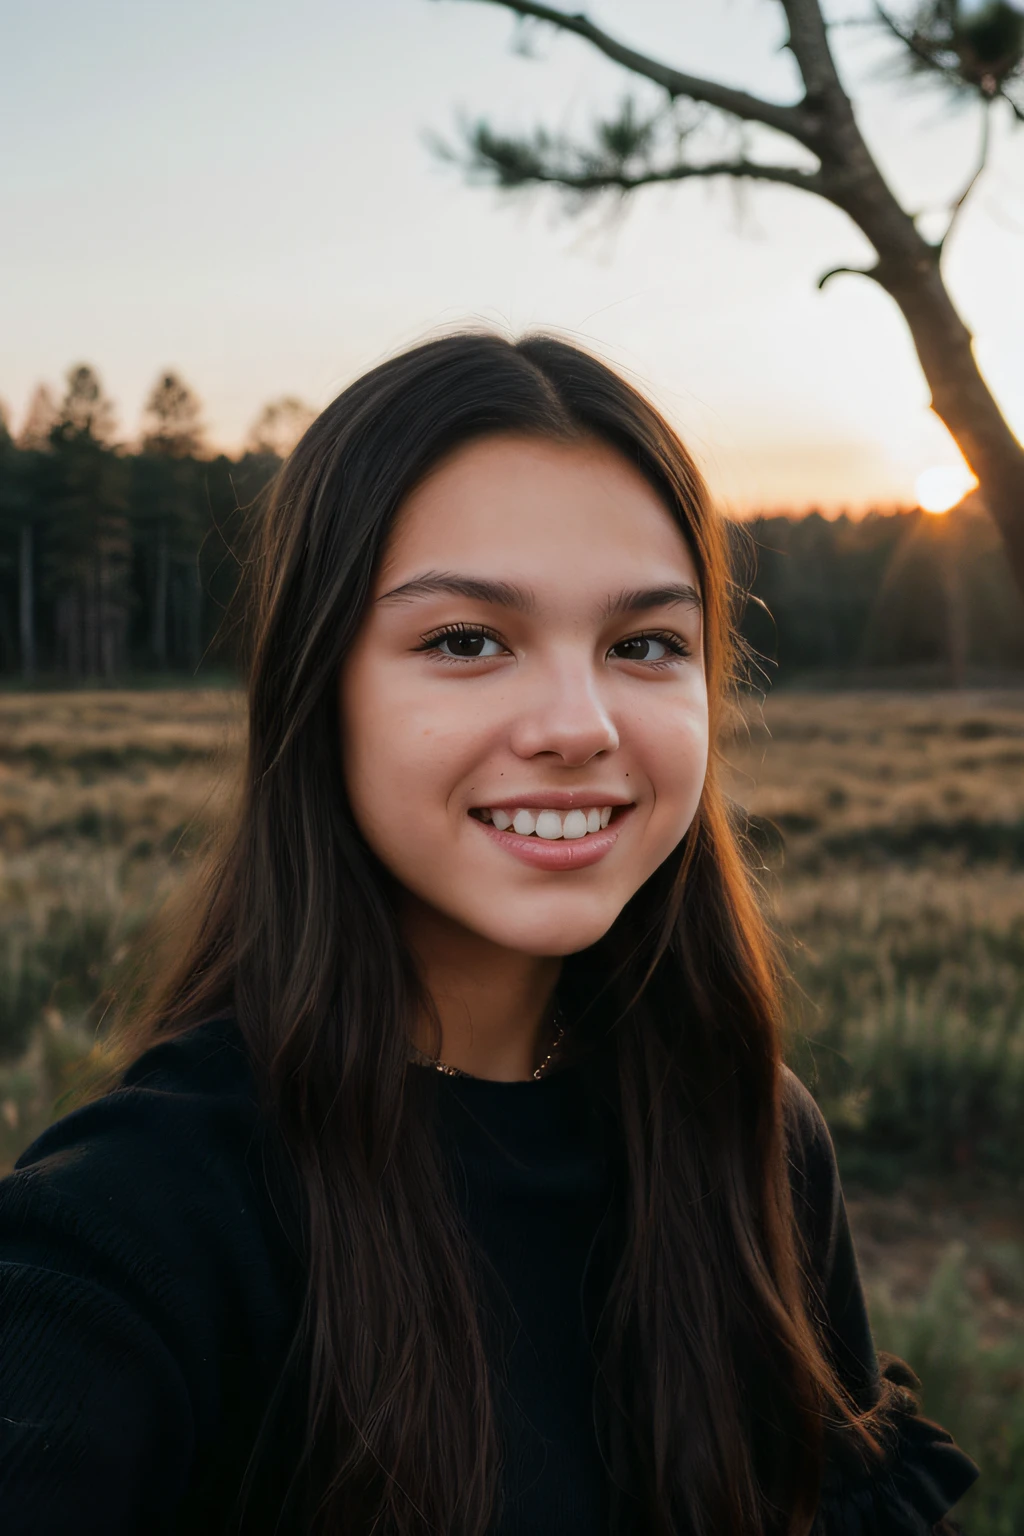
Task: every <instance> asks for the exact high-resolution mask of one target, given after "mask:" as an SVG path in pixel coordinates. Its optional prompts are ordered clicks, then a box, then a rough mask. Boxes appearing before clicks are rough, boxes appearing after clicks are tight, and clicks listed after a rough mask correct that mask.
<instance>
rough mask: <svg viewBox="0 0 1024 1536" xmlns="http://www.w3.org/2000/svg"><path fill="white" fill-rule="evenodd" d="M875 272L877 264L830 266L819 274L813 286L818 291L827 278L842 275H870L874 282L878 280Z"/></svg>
mask: <svg viewBox="0 0 1024 1536" xmlns="http://www.w3.org/2000/svg"><path fill="white" fill-rule="evenodd" d="M877 274H878V268H877V266H875V267H830V268H829V270H828V271H827V272H823V273H822V274H821V276H820V277H819V278H818V281H817V284H816V285H815V286H816V287H817V288H818V289H819V291H820V290H821V289H822V288H824V286H825V284H826V283H827V282H828V280H829V278H832V277H842V276H849V277H870V278H871V279H872V280H873V281H874V282H877V281H878V275H877Z"/></svg>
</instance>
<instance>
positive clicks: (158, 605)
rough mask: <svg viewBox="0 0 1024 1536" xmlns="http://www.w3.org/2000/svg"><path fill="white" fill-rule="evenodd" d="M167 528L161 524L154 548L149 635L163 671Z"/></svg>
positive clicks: (165, 627)
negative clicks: (151, 614)
mask: <svg viewBox="0 0 1024 1536" xmlns="http://www.w3.org/2000/svg"><path fill="white" fill-rule="evenodd" d="M168 566H169V562H168V558H167V528H166V525H165V524H164V523H162V522H161V524H160V528H159V531H158V533H157V546H156V584H155V587H154V591H153V627H152V633H151V637H150V638H151V645H152V651H153V656H154V659H155V660H156V664H157V666H158V667H159V668H160V669H161V670H164V669H165V668H166V666H167V580H168Z"/></svg>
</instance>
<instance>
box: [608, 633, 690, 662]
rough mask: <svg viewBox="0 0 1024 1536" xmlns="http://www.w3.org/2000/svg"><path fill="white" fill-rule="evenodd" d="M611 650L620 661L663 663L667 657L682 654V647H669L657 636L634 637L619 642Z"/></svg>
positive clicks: (665, 640) (665, 641)
mask: <svg viewBox="0 0 1024 1536" xmlns="http://www.w3.org/2000/svg"><path fill="white" fill-rule="evenodd" d="M612 650H613V651H617V652H618V653H619V659H620V661H664V660H665V659H666V657H668V656H673V655H675V656H681V655H682V654H683V649H682V646H680V645H670V644H669V641H668V640H667V639H664V640H662V639H659V638H658V636H657V635H634V636H633V637H632V638H631V639H629V640H620V641H619V643H618V645H614V646H612Z"/></svg>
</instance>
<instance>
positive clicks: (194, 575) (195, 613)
mask: <svg viewBox="0 0 1024 1536" xmlns="http://www.w3.org/2000/svg"><path fill="white" fill-rule="evenodd" d="M188 650H189V660H190V661H191V663H192V672H193V674H195V673H196V672H198V670H199V663H200V662H201V661H202V659H203V586H202V580H201V578H200V574H199V561H198V556H197V557H196V561H195V563H194V564H193V565H192V566H191V578H190V580H189V601H188Z"/></svg>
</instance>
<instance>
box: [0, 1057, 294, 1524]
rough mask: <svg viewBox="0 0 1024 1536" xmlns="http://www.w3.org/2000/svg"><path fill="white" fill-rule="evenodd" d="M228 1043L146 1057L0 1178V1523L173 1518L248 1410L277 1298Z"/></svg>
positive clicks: (246, 1108)
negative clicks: (208, 1459) (229, 1428)
mask: <svg viewBox="0 0 1024 1536" xmlns="http://www.w3.org/2000/svg"><path fill="white" fill-rule="evenodd" d="M227 1051H228V1046H227V1045H226V1044H225V1042H224V1041H223V1039H217V1038H213V1039H212V1040H211V1038H210V1036H209V1035H208V1034H205V1035H201V1034H198V1033H197V1035H196V1037H195V1038H194V1039H185V1040H179V1041H172V1042H168V1043H166V1044H163V1045H159V1046H157V1047H156V1048H154V1049H153V1050H151V1051H148V1052H147V1053H146V1054H145V1055H144V1056H143V1057H142V1058H141V1059H140V1061H138V1062H137V1063H136V1064H135V1066H134V1067H133V1068H132V1069H131V1070H130V1072H129V1073H128V1074H126V1076H125V1078H124V1079H123V1081H122V1083H121V1084H120V1085H119V1086H118V1087H117V1088H116V1089H115V1090H114V1091H113V1092H112V1093H110V1094H108V1095H106V1096H105V1097H104V1098H102V1099H98V1100H96V1101H95V1102H94V1103H92V1104H89V1105H86V1106H84V1107H83V1108H81V1109H78V1110H76V1111H74V1112H73V1113H71V1114H69V1115H67V1116H65V1117H64V1119H62V1120H59V1121H57V1122H56V1123H55V1124H54V1125H52V1126H51V1127H50V1128H49V1129H48V1130H47V1131H45V1132H44V1133H43V1135H42V1136H40V1137H39V1138H38V1139H37V1140H36V1141H35V1142H34V1143H33V1144H32V1145H31V1146H30V1147H29V1148H28V1149H27V1151H26V1152H24V1153H23V1154H22V1156H21V1157H20V1158H19V1160H18V1162H17V1164H16V1165H15V1171H14V1172H13V1173H12V1174H11V1175H9V1176H8V1177H7V1178H6V1179H4V1180H2V1181H0V1529H2V1530H3V1532H4V1536H41V1533H44V1532H50V1531H53V1532H58V1531H61V1532H63V1531H74V1532H75V1533H76V1536H92V1533H95V1536H100V1533H103V1536H141V1533H143V1532H145V1533H147V1536H149V1533H154V1536H159V1533H165V1532H171V1531H174V1530H177V1529H179V1525H178V1521H177V1514H176V1512H178V1511H179V1510H180V1506H181V1504H182V1500H183V1499H184V1498H185V1496H186V1493H187V1492H188V1490H189V1488H190V1485H191V1484H193V1483H194V1481H195V1479H196V1477H197V1475H198V1473H199V1472H200V1471H201V1470H202V1461H203V1457H204V1455H206V1454H208V1453H209V1452H210V1448H211V1447H214V1446H216V1447H222V1446H223V1443H224V1436H225V1430H224V1426H225V1424H226V1423H240V1422H241V1419H242V1418H244V1417H245V1415H244V1412H243V1409H244V1407H245V1399H246V1398H247V1397H249V1398H251V1396H252V1393H253V1390H254V1385H255V1382H256V1381H257V1379H258V1377H259V1367H260V1366H261V1365H267V1364H268V1363H269V1362H268V1360H266V1359H265V1358H264V1356H266V1355H267V1354H268V1353H271V1352H272V1351H271V1349H270V1336H271V1334H272V1332H273V1323H274V1320H275V1319H279V1317H280V1313H281V1306H280V1298H279V1296H278V1295H277V1294H276V1293H275V1287H274V1283H273V1278H272V1276H271V1274H270V1267H269V1266H268V1262H267V1244H266V1241H265V1233H264V1231H263V1229H262V1223H261V1217H260V1216H259V1215H258V1213H257V1205H258V1201H257V1199H256V1198H255V1193H254V1190H253V1187H252V1185H251V1183H250V1180H249V1177H248V1174H247V1171H246V1158H245V1151H246V1148H247V1147H248V1146H249V1145H250V1143H251V1140H252V1136H253V1129H254V1106H253V1105H252V1104H251V1103H250V1102H249V1100H248V1099H247V1097H246V1095H245V1093H244V1092H240V1091H239V1081H240V1079H239V1072H238V1061H237V1059H235V1060H229V1057H228V1055H226V1054H225V1052H227Z"/></svg>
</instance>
